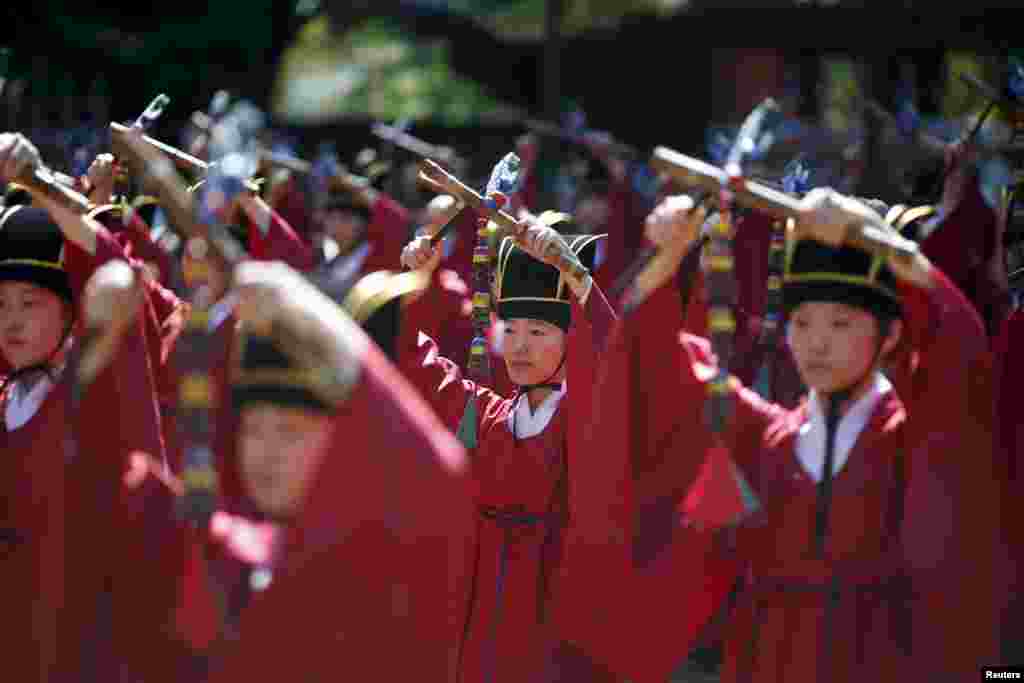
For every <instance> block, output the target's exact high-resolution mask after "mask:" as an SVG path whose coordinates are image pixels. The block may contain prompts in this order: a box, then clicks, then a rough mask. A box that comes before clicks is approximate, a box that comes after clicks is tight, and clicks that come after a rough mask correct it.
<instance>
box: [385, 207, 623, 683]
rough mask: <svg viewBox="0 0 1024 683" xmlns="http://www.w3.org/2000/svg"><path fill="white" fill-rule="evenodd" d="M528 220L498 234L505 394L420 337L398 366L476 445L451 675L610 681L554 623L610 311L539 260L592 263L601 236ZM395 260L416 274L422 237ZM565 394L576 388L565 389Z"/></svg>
mask: <svg viewBox="0 0 1024 683" xmlns="http://www.w3.org/2000/svg"><path fill="white" fill-rule="evenodd" d="M530 225H531V227H530V228H529V229H528V233H527V235H526V237H524V238H522V240H521V241H519V242H517V241H516V240H515V239H514V238H512V237H507V238H505V239H504V240H503V241H502V242H501V244H500V247H499V249H498V251H497V275H496V282H497V284H496V303H497V315H498V317H499V318H500V319H501V321H502V324H503V326H504V328H505V329H504V346H505V353H504V361H505V363H506V364H507V369H508V373H509V376H510V377H511V378H512V380H513V381H514V382H515V383H516V385H517V390H516V392H515V393H514V394H513V395H512V396H510V397H506V396H502V395H499V394H497V393H495V392H494V391H493V390H492V389H491V388H489V387H484V386H480V385H478V384H477V383H476V382H475V381H472V380H470V379H466V378H465V376H464V374H463V372H462V371H461V370H460V368H459V367H458V366H456V365H455V364H454V363H452V362H451V361H450V360H448V359H446V358H444V357H442V356H440V355H439V354H438V351H437V345H436V343H435V342H434V341H433V340H432V339H430V338H429V337H428V336H427V335H425V334H420V335H418V339H417V342H418V344H417V346H416V348H417V349H418V350H419V358H418V362H417V363H416V364H415V366H413V367H405V368H402V370H403V371H404V373H405V374H406V376H407V377H409V378H410V379H411V380H412V381H413V383H414V385H415V386H417V388H418V389H419V390H420V391H421V392H422V393H423V395H424V396H425V397H426V399H427V400H428V402H429V403H430V404H431V405H432V406H433V407H434V409H435V410H436V411H437V413H438V415H439V416H440V417H441V420H442V422H443V423H444V424H445V425H447V426H448V428H449V429H453V430H454V429H456V427H457V426H460V425H461V426H460V427H459V428H460V430H467V428H468V430H467V432H472V439H475V441H476V446H475V448H474V449H473V450H472V468H471V470H470V473H471V475H472V477H473V479H474V480H475V482H476V485H477V487H478V491H477V494H476V497H475V505H476V514H475V515H474V518H475V525H476V537H475V539H474V543H473V546H472V553H473V556H474V557H475V564H474V567H473V574H472V577H471V580H470V581H469V582H467V584H466V585H465V586H464V587H463V591H464V595H465V596H466V598H467V599H468V600H469V604H468V610H467V614H466V615H465V621H464V629H463V631H462V637H461V639H460V642H459V669H458V677H457V678H456V680H458V681H462V682H465V683H475V682H484V681H487V682H490V681H524V680H529V681H579V680H586V681H603V680H615V679H614V678H612V677H610V676H609V674H608V673H607V672H606V671H604V670H603V668H602V667H600V666H597V665H596V664H595V663H594V662H593V661H592V660H591V659H590V658H588V657H586V656H584V655H583V654H582V653H581V652H579V651H578V650H577V649H575V648H573V647H572V646H570V645H568V644H567V643H565V642H564V640H563V639H562V638H561V636H560V633H559V632H558V630H557V628H555V624H554V622H553V620H552V616H553V614H554V610H555V606H556V604H557V602H558V600H559V588H558V586H557V584H556V583H555V582H554V581H555V577H556V576H557V567H558V565H559V563H560V559H561V545H562V532H563V529H564V527H565V524H566V522H567V518H566V513H567V510H566V507H565V504H566V497H567V495H568V492H567V489H566V488H565V487H566V485H567V483H568V480H567V478H566V477H567V472H568V470H569V468H571V467H580V468H586V467H588V466H589V462H588V459H585V458H584V456H583V454H582V452H581V451H577V450H575V446H574V444H575V443H577V442H578V440H579V439H580V438H582V436H581V435H582V433H583V432H584V431H585V430H586V428H587V425H588V424H589V422H590V415H589V412H588V411H587V410H586V408H585V406H584V405H581V403H580V400H581V399H584V398H585V397H586V396H587V395H588V394H587V392H588V390H589V385H590V384H591V382H592V379H593V375H592V373H593V367H594V363H595V362H596V361H595V356H596V355H597V353H598V349H599V348H600V344H601V341H602V339H603V337H604V334H605V333H606V332H607V330H608V329H609V327H610V325H611V322H612V321H613V320H614V317H615V315H614V312H613V311H612V309H611V307H610V306H609V305H608V303H607V301H606V300H605V298H604V295H603V294H602V293H601V290H600V288H599V287H598V286H597V285H595V284H594V283H593V280H592V278H590V277H587V278H586V279H585V281H584V282H580V281H577V280H576V279H575V278H573V277H572V276H570V275H568V274H566V273H563V272H560V271H559V270H558V268H556V267H555V266H553V265H550V264H549V263H548V262H546V261H542V260H540V259H541V258H545V259H551V256H550V254H549V253H548V252H547V250H548V249H551V250H555V249H560V250H562V253H566V252H569V250H571V252H570V253H572V254H574V255H575V258H578V259H579V260H580V261H581V262H582V263H583V264H584V265H587V266H589V265H592V263H593V257H594V252H595V247H596V242H597V241H598V240H599V239H602V236H600V235H567V236H564V237H563V236H560V235H559V233H558V232H556V231H555V230H554V228H553V227H551V226H547V225H544V224H543V223H540V222H531V223H530ZM520 244H521V245H524V246H523V247H520V246H519V245H520ZM404 258H405V261H406V263H407V265H410V266H413V267H417V268H418V267H423V266H424V265H426V264H428V263H429V262H430V261H431V259H432V258H433V259H436V258H437V256H436V254H435V253H433V251H432V249H431V247H430V245H429V243H425V242H418V243H413V244H410V245H409V247H407V248H406V254H405V257H404ZM569 385H571V386H573V387H578V388H574V389H573V390H572V391H573V392H574V393H572V394H568V393H567V392H568V386H569ZM567 396H569V397H568V398H567ZM577 396H578V397H579V398H572V397H577ZM467 415H468V417H467ZM464 443H465V441H464ZM576 458H579V459H578V460H577V459H576Z"/></svg>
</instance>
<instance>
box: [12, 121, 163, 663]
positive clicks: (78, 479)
mask: <svg viewBox="0 0 1024 683" xmlns="http://www.w3.org/2000/svg"><path fill="white" fill-rule="evenodd" d="M38 164H39V153H38V150H36V149H35V147H34V146H33V145H32V143H31V142H29V141H28V140H27V139H26V138H25V137H23V136H21V135H20V134H10V133H5V134H2V135H0V175H2V176H6V177H13V176H16V175H18V174H19V172H20V171H22V170H23V169H25V168H30V167H32V166H36V165H38ZM34 203H35V204H36V206H35V207H25V206H14V207H10V208H7V209H5V210H4V212H3V214H2V215H0V241H2V242H3V244H2V246H0V254H2V258H0V318H2V320H0V330H2V332H0V353H2V355H3V357H4V359H5V362H6V363H7V364H8V365H9V366H10V367H11V368H12V372H11V373H10V374H8V375H7V376H6V377H5V378H4V381H3V387H2V395H0V405H2V407H3V412H4V423H3V428H2V429H0V441H2V444H3V452H4V456H5V457H4V459H3V460H4V468H5V474H4V476H3V477H0V480H2V481H3V482H4V486H5V487H7V492H6V493H5V494H4V496H3V500H4V505H3V517H4V521H3V522H2V528H3V529H4V532H3V536H4V539H3V543H4V545H5V562H4V569H3V571H4V574H5V575H4V585H5V586H7V589H6V593H5V596H4V603H5V605H6V609H7V618H6V619H5V627H4V629H3V638H4V641H5V643H6V647H8V648H10V649H9V650H6V652H7V655H8V657H7V662H6V664H5V667H6V668H5V671H6V675H7V676H9V677H11V679H12V680H24V681H34V680H38V681H52V680H63V676H66V675H68V674H69V673H70V672H82V671H85V672H88V671H92V670H93V668H91V667H90V666H89V662H90V660H89V659H86V658H85V652H84V650H83V646H84V644H85V643H86V642H87V641H88V642H92V641H91V638H90V635H91V634H92V633H94V632H95V629H94V628H93V627H94V622H95V620H96V618H97V615H98V614H100V613H101V611H102V609H103V606H104V605H105V604H107V601H108V599H109V593H105V591H104V590H103V582H104V580H105V577H106V576H107V572H108V571H109V565H108V564H107V561H108V556H107V555H106V553H105V550H108V548H107V547H106V546H105V545H104V543H103V541H102V540H101V541H97V540H96V537H95V529H97V528H107V527H108V526H109V525H108V524H106V522H107V521H108V520H109V516H108V510H109V509H110V508H112V507H116V505H112V504H111V500H112V499H113V498H116V491H117V481H118V480H119V477H120V474H121V472H122V471H123V468H124V465H125V463H126V462H127V460H128V455H129V453H130V452H132V451H133V450H145V451H147V452H149V453H151V454H153V457H154V458H156V459H157V460H160V461H162V460H163V457H164V454H163V451H162V443H161V439H160V421H159V413H158V410H157V406H156V397H155V390H154V386H153V378H152V373H151V368H150V364H149V358H148V356H147V353H146V345H145V342H144V334H143V332H142V325H143V320H142V317H141V316H139V317H137V318H136V317H134V316H133V313H134V310H135V309H134V307H133V305H132V304H131V300H132V299H131V296H132V292H131V291H128V289H125V291H124V293H125V294H126V295H128V298H127V299H123V300H121V303H122V304H123V305H122V306H118V305H115V304H111V305H110V306H108V307H107V308H113V309H118V314H117V315H115V316H114V317H118V318H119V319H120V320H122V321H123V324H124V325H125V326H126V327H127V328H128V330H129V333H128V334H127V335H126V337H125V339H124V340H123V341H122V343H121V344H120V346H119V347H117V353H116V355H115V357H114V360H113V362H112V363H111V364H109V365H108V366H107V368H106V369H105V370H104V371H102V372H100V373H99V374H98V375H97V376H96V377H95V378H94V379H93V381H92V382H90V383H89V385H88V387H87V388H86V390H85V392H84V395H83V396H82V397H81V398H80V399H79V398H77V397H76V396H74V395H73V393H72V389H73V387H74V385H75V384H76V381H75V378H74V377H72V376H71V375H72V373H69V372H67V371H66V367H67V360H68V354H69V352H70V351H71V349H72V348H73V344H74V341H73V340H74V338H75V337H79V336H81V332H82V331H83V324H82V320H83V318H84V319H85V320H86V321H88V319H89V315H90V314H95V311H93V310H86V311H80V310H79V306H78V300H77V297H76V293H78V292H81V291H82V290H83V288H84V287H85V285H86V282H87V281H88V282H90V283H91V286H92V287H93V290H94V294H96V296H95V297H93V299H94V301H95V300H98V299H105V300H107V301H108V302H109V300H111V297H112V296H114V295H113V294H112V293H113V292H114V291H115V290H117V289H118V285H117V278H116V277H115V278H114V279H113V280H111V279H110V278H107V277H101V278H100V280H99V281H97V282H96V283H95V284H92V283H93V279H92V278H93V273H94V272H96V271H97V269H99V268H100V267H101V266H104V264H106V263H108V262H110V261H114V260H123V259H124V254H123V252H122V250H121V248H120V246H119V245H118V244H117V242H116V241H115V240H114V239H113V238H112V237H111V236H110V235H109V234H108V233H107V232H106V231H105V230H104V229H103V228H102V227H101V226H99V225H98V224H96V223H95V222H93V221H90V220H88V219H83V218H82V217H81V216H79V215H77V214H75V213H73V212H71V211H69V210H67V209H65V208H63V207H61V206H59V205H57V204H54V203H53V202H52V201H50V200H49V199H47V198H46V197H44V196H38V197H35V202H34ZM37 207H38V208H37ZM121 280H122V281H123V278H121ZM96 290H99V291H98V292H97V291H96ZM114 299H117V297H116V296H114ZM112 415H113V416H116V417H117V422H116V423H112V422H111V416H112ZM112 424H116V429H111V428H110V427H111V425H112ZM86 546H88V547H86ZM65 563H68V564H70V566H73V567H74V568H75V571H74V572H66V571H65V569H66V564H65ZM91 654H96V653H95V652H93V653H91ZM100 673H101V674H102V673H104V672H103V671H102V670H100ZM106 673H109V671H107V672H106Z"/></svg>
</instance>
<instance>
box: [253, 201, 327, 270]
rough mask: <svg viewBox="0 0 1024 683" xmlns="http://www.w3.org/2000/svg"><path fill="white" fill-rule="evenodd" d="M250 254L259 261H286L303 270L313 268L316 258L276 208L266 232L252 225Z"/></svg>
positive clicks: (271, 214)
mask: <svg viewBox="0 0 1024 683" xmlns="http://www.w3.org/2000/svg"><path fill="white" fill-rule="evenodd" d="M249 254H250V255H251V256H252V258H254V259H256V260H257V261H284V262H285V263H287V264H288V265H289V266H291V267H292V268H294V269H295V270H298V271H302V272H306V271H309V270H311V269H312V268H313V265H314V261H315V260H316V259H315V258H314V255H313V249H312V248H311V247H310V245H309V244H308V243H307V242H306V241H305V240H304V239H302V237H300V236H299V234H298V233H296V232H295V230H293V229H292V226H291V225H289V224H288V222H287V221H285V219H284V218H282V217H281V214H279V213H278V212H277V211H276V210H274V209H271V210H270V220H269V221H268V223H267V232H266V233H265V234H264V232H263V231H262V230H260V229H259V228H258V227H256V226H250V229H249Z"/></svg>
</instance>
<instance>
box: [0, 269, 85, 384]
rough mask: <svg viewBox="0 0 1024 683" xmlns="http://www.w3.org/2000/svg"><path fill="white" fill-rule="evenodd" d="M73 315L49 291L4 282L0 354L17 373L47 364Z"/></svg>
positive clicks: (0, 290) (0, 298) (0, 292)
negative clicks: (45, 362) (30, 367)
mask: <svg viewBox="0 0 1024 683" xmlns="http://www.w3.org/2000/svg"><path fill="white" fill-rule="evenodd" d="M69 316H70V311H69V309H68V305H67V304H66V303H65V301H64V300H63V299H62V298H61V297H59V296H58V295H57V294H55V293H54V292H51V291H50V290H49V289H44V288H42V287H39V286H37V285H34V284H31V283H28V282H13V281H12V282H0V352H2V353H3V355H4V358H6V359H7V362H8V363H10V364H11V366H12V367H14V368H15V369H20V368H24V367H28V366H30V365H36V364H39V363H42V362H44V361H46V360H47V359H48V358H49V357H50V354H52V353H53V351H54V350H55V349H56V348H57V346H58V345H59V344H60V343H61V340H62V339H63V337H64V332H65V330H66V329H67V324H68V321H69Z"/></svg>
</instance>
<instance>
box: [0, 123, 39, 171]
mask: <svg viewBox="0 0 1024 683" xmlns="http://www.w3.org/2000/svg"><path fill="white" fill-rule="evenodd" d="M42 165H43V161H42V157H41V156H40V155H39V150H38V149H36V146H35V145H33V144H32V141H31V140H29V139H28V138H27V137H25V136H24V135H22V134H21V133H0V177H3V178H4V179H6V180H14V179H15V178H17V177H18V176H20V175H22V174H23V173H26V172H28V171H30V170H32V169H35V168H37V167H39V166H42Z"/></svg>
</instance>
